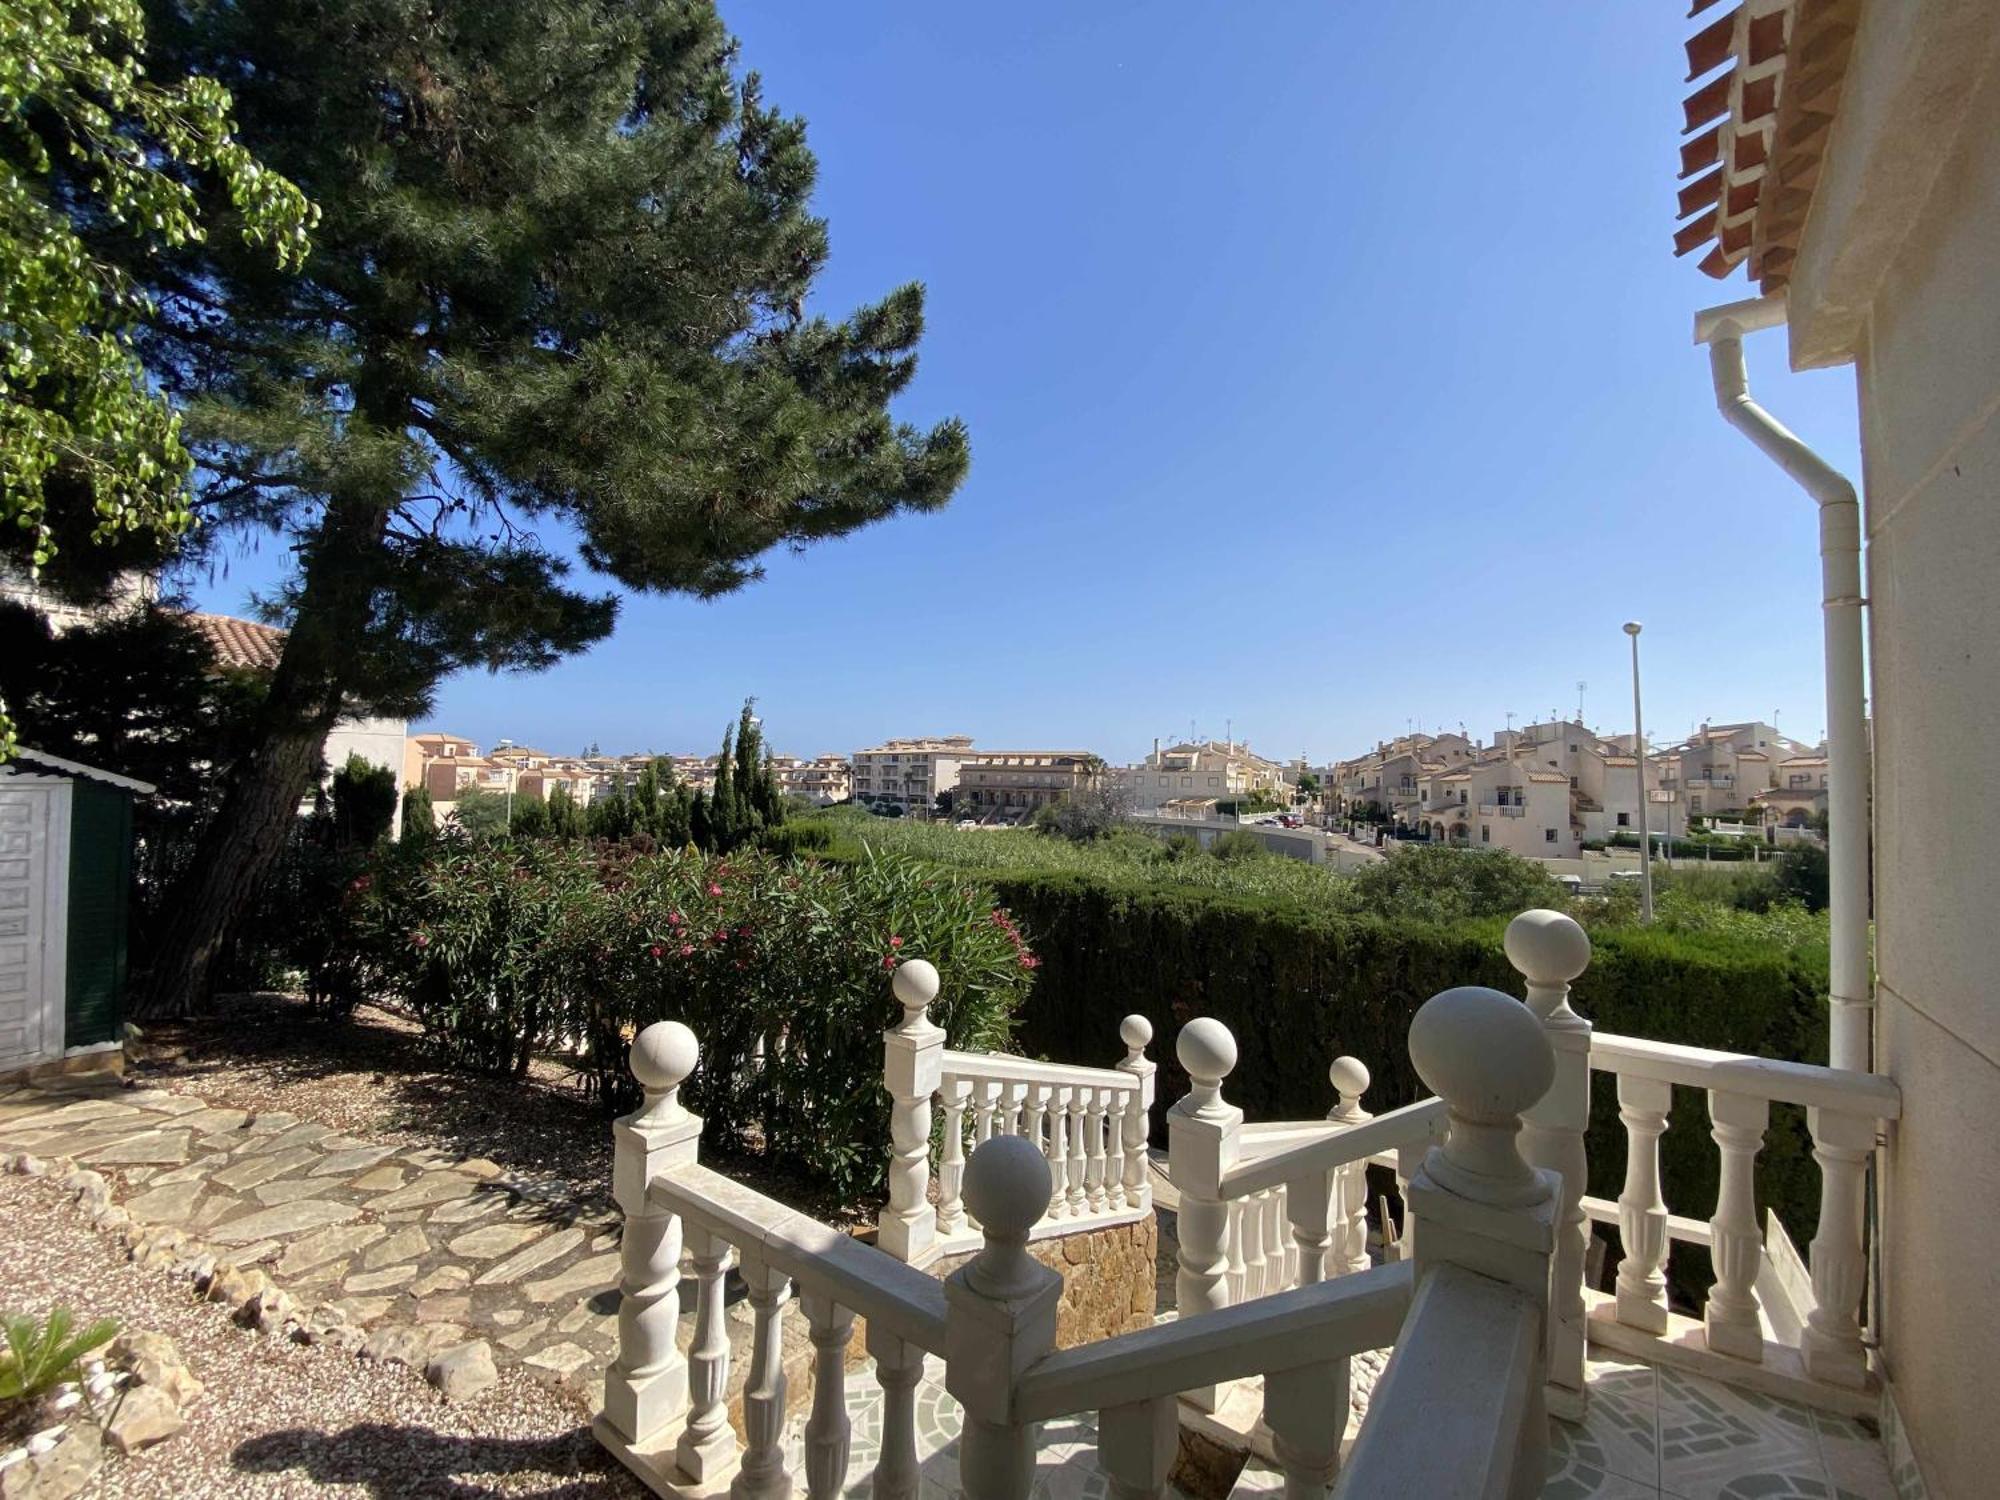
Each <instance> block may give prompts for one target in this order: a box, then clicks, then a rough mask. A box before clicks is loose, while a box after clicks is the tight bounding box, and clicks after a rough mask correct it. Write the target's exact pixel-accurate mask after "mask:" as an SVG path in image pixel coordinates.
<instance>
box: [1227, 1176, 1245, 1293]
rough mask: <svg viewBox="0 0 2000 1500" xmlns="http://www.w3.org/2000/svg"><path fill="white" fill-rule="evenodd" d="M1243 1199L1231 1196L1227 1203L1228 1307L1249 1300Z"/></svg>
mask: <svg viewBox="0 0 2000 1500" xmlns="http://www.w3.org/2000/svg"><path fill="white" fill-rule="evenodd" d="M1245 1217H1246V1215H1245V1214H1244V1211H1243V1200H1242V1199H1241V1198H1233V1199H1231V1200H1230V1203H1229V1301H1228V1303H1227V1304H1226V1305H1227V1306H1229V1307H1237V1306H1240V1305H1241V1304H1243V1303H1245V1302H1248V1301H1249V1300H1250V1254H1249V1248H1248V1247H1247V1246H1246V1245H1245V1244H1244V1243H1243V1239H1244V1235H1245V1233H1246V1231H1245V1229H1244V1225H1243V1220H1244V1218H1245Z"/></svg>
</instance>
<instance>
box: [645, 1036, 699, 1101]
mask: <svg viewBox="0 0 2000 1500" xmlns="http://www.w3.org/2000/svg"><path fill="white" fill-rule="evenodd" d="M700 1061H701V1043H699V1042H698V1041H696V1040H695V1035H694V1033H693V1032H692V1031H690V1030H688V1028H687V1027H685V1026H683V1025H681V1023H680V1022H679V1021H655V1022H654V1023H653V1024H652V1025H650V1026H648V1027H647V1028H646V1029H645V1030H644V1031H642V1032H640V1033H639V1034H638V1036H636V1037H634V1038H633V1039H632V1055H631V1063H632V1076H633V1077H634V1078H636V1079H638V1080H639V1086H640V1087H641V1088H643V1089H645V1090H646V1091H647V1092H648V1093H661V1092H664V1091H665V1090H667V1089H674V1088H679V1087H680V1086H681V1083H682V1081H683V1080H684V1079H686V1077H687V1076H688V1075H689V1074H690V1073H692V1072H693V1071H694V1070H695V1064H697V1063H698V1062H700Z"/></svg>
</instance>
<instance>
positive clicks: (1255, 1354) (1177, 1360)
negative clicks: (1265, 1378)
mask: <svg viewBox="0 0 2000 1500" xmlns="http://www.w3.org/2000/svg"><path fill="white" fill-rule="evenodd" d="M1415 1284H1416V1283H1415V1268H1414V1267H1413V1266H1411V1265H1410V1264H1409V1263H1408V1262H1404V1263H1401V1264H1397V1265H1389V1266H1377V1267H1376V1268H1375V1269H1374V1270H1372V1271H1364V1272H1361V1273H1360V1274H1358V1275H1354V1276H1342V1277H1339V1278H1337V1279H1335V1280H1333V1281H1322V1282H1319V1283H1317V1284H1315V1285H1313V1286H1306V1287H1300V1288H1298V1289H1297V1290H1296V1291H1290V1292H1279V1293H1277V1294H1275V1295H1273V1296H1269V1297H1260V1298H1258V1299H1257V1300H1256V1301H1254V1302H1245V1303H1242V1304H1241V1305H1239V1306H1236V1307H1227V1308H1224V1309H1222V1310H1221V1311H1220V1312H1212V1313H1204V1314H1202V1315H1201V1316H1200V1317H1195V1318H1187V1319H1183V1320H1181V1321H1178V1322H1173V1323H1161V1324H1159V1325H1157V1326H1155V1327H1152V1328H1144V1329H1141V1330H1140V1331H1139V1332H1137V1333H1127V1334H1121V1335H1119V1336H1118V1337H1116V1338H1110V1339H1102V1340H1099V1341H1098V1342H1097V1343H1094V1344H1085V1345H1083V1346H1081V1347H1080V1348H1076V1349H1066V1350H1064V1351H1063V1352H1061V1353H1059V1354H1051V1355H1048V1356H1046V1357H1045V1358H1043V1359H1042V1360H1041V1361H1040V1362H1039V1363H1038V1364H1036V1365H1034V1366H1033V1367H1031V1368H1030V1369H1029V1370H1028V1372H1027V1373H1026V1374H1025V1375H1023V1376H1022V1377H1021V1381H1020V1384H1019V1385H1018V1386H1016V1387H1015V1393H1014V1399H1015V1404H1016V1410H1017V1411H1018V1412H1019V1413H1020V1416H1021V1419H1022V1420H1023V1421H1028V1422H1042V1421H1046V1420H1048V1419H1049V1418H1051V1417H1061V1416H1068V1415H1070V1414H1071V1413H1074V1412H1080V1411H1098V1410H1102V1409H1104V1408H1106V1407H1112V1406H1123V1405H1126V1404H1128V1403H1130V1402H1134V1401H1145V1400H1149V1399H1151V1398H1152V1397H1155V1396H1167V1395H1173V1394H1174V1393H1176V1392H1178V1391H1183V1390H1187V1389H1189V1388H1191V1387H1194V1386H1198V1385H1204V1384H1210V1383H1213V1382H1216V1381H1221V1380H1242V1379H1247V1378H1249V1377H1250V1376H1253V1375H1269V1374H1271V1373H1273V1372H1276V1371H1282V1370H1289V1369H1294V1368H1297V1367H1298V1366H1301V1365H1312V1364H1322V1363H1324V1362H1325V1361H1327V1360H1329V1359H1337V1358H1340V1357H1341V1356H1343V1355H1350V1354H1360V1353H1363V1352H1364V1351H1366V1350H1369V1349H1383V1348H1387V1347H1388V1346H1389V1345H1390V1344H1393V1343H1394V1342H1395V1341H1396V1332H1397V1330H1398V1329H1400V1328H1401V1327H1402V1326H1403V1318H1404V1315H1405V1314H1406V1313H1407V1312H1408V1311H1409V1309H1410V1300H1411V1296H1412V1293H1413V1291H1414V1288H1415Z"/></svg>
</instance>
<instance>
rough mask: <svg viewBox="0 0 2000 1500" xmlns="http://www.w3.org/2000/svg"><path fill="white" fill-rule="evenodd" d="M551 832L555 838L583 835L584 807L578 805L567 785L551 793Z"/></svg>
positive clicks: (572, 837)
mask: <svg viewBox="0 0 2000 1500" xmlns="http://www.w3.org/2000/svg"><path fill="white" fill-rule="evenodd" d="M549 833H550V835H551V836H552V837H554V838H559V839H576V838H580V837H582V835H583V809H582V808H580V807H578V806H577V805H576V798H575V797H573V796H571V795H570V790H569V788H568V787H567V786H558V787H557V788H556V789H555V790H554V791H552V792H550V793H549Z"/></svg>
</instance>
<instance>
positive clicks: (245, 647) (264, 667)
mask: <svg viewBox="0 0 2000 1500" xmlns="http://www.w3.org/2000/svg"><path fill="white" fill-rule="evenodd" d="M187 619H188V624H190V625H192V626H194V628H195V629H196V630H198V631H200V632H201V634H202V636H203V637H204V638H205V639H206V640H207V641H208V644H209V648H210V649H211V650H213V651H214V652H215V660H216V663H217V665H219V666H224V667H230V668H233V669H236V670H239V671H251V672H270V671H275V670H276V669H277V665H278V657H279V656H280V655H281V654H283V652H284V649H285V632H284V631H282V630H280V629H278V627H277V626H275V625H260V624H258V623H257V622H256V621H255V620H239V619H237V618H236V617H235V616H234V615H203V614H191V615H189V616H188V617H187Z"/></svg>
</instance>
